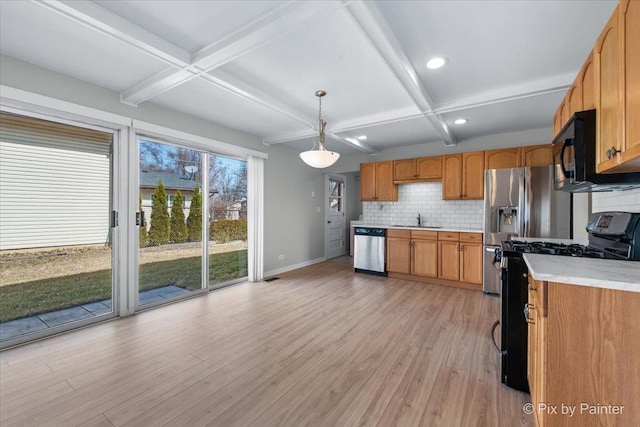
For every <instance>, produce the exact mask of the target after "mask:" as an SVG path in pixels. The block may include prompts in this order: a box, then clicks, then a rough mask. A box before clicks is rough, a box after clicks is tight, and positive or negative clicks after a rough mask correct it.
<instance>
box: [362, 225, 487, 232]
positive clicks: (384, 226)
mask: <svg viewBox="0 0 640 427" xmlns="http://www.w3.org/2000/svg"><path fill="white" fill-rule="evenodd" d="M352 227H372V228H385V229H389V228H393V229H395V230H425V231H453V232H457V233H482V229H481V228H458V227H429V226H423V227H411V226H405V225H401V226H397V225H382V224H354V225H352Z"/></svg>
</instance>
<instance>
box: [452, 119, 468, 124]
mask: <svg viewBox="0 0 640 427" xmlns="http://www.w3.org/2000/svg"><path fill="white" fill-rule="evenodd" d="M453 123H454V124H456V125H463V124H465V123H467V119H455V120H454V121H453Z"/></svg>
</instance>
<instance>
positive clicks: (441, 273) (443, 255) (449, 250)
mask: <svg viewBox="0 0 640 427" xmlns="http://www.w3.org/2000/svg"><path fill="white" fill-rule="evenodd" d="M459 247H460V244H459V243H458V241H457V240H456V241H439V242H438V249H439V250H440V258H439V260H438V277H439V278H440V279H445V280H455V281H459V280H460V250H459Z"/></svg>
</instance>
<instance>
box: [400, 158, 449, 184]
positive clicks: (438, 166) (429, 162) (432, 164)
mask: <svg viewBox="0 0 640 427" xmlns="http://www.w3.org/2000/svg"><path fill="white" fill-rule="evenodd" d="M440 179H442V157H441V156H435V157H421V158H418V159H402V160H394V161H393V182H394V183H396V184H400V183H406V182H420V181H437V180H440Z"/></svg>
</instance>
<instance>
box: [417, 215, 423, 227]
mask: <svg viewBox="0 0 640 427" xmlns="http://www.w3.org/2000/svg"><path fill="white" fill-rule="evenodd" d="M416 219H417V220H418V227H420V226H421V225H422V224H421V223H420V221H421V218H420V214H418V216H417V217H416Z"/></svg>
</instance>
